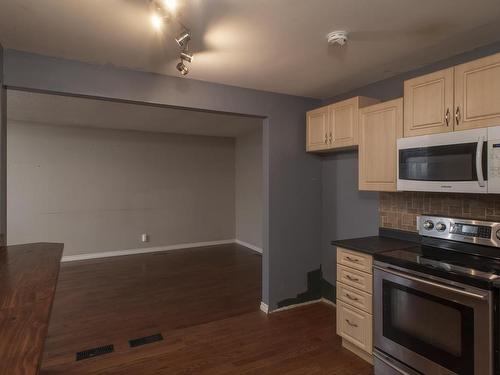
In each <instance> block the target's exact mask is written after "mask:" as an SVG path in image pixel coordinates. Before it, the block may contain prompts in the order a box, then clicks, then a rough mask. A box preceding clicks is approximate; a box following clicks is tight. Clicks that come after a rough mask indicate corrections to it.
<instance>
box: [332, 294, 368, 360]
mask: <svg viewBox="0 0 500 375" xmlns="http://www.w3.org/2000/svg"><path fill="white" fill-rule="evenodd" d="M372 327H373V316H372V315H371V314H368V313H366V312H364V311H361V310H358V309H356V308H354V307H352V306H349V305H348V304H346V303H344V302H341V301H339V300H337V333H338V334H339V335H340V336H342V338H344V339H346V340H348V341H349V342H351V343H352V344H354V345H356V346H357V347H359V348H360V349H363V350H364V351H365V352H367V353H368V354H372V352H373V328H372Z"/></svg>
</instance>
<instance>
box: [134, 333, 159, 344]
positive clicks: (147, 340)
mask: <svg viewBox="0 0 500 375" xmlns="http://www.w3.org/2000/svg"><path fill="white" fill-rule="evenodd" d="M161 340H163V336H162V335H161V333H157V334H155V335H151V336H146V337H141V338H138V339H133V340H130V341H129V342H128V343H129V345H130V347H131V348H135V347H136V346H141V345H146V344H151V343H153V342H156V341H161Z"/></svg>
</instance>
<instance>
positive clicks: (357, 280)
mask: <svg viewBox="0 0 500 375" xmlns="http://www.w3.org/2000/svg"><path fill="white" fill-rule="evenodd" d="M345 277H346V279H348V280H351V281H356V282H359V279H358V278H357V277H352V276H351V275H345Z"/></svg>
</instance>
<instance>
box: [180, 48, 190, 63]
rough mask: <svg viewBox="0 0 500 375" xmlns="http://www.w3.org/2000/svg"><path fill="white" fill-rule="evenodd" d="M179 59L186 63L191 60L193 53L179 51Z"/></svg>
mask: <svg viewBox="0 0 500 375" xmlns="http://www.w3.org/2000/svg"><path fill="white" fill-rule="evenodd" d="M181 60H183V61H187V62H188V63H190V62H193V54H192V53H191V52H189V51H187V50H186V51H182V52H181Z"/></svg>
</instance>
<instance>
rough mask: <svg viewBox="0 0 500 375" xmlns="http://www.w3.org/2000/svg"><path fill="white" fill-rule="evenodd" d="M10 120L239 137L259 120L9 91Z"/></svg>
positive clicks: (256, 124) (259, 123)
mask: <svg viewBox="0 0 500 375" xmlns="http://www.w3.org/2000/svg"><path fill="white" fill-rule="evenodd" d="M7 118H8V120H10V121H19V122H29V123H36V124H46V125H60V126H81V127H93V128H107V129H119V130H140V131H149V132H164V133H176V134H195V135H207V136H220V137H238V136H240V135H244V134H247V133H248V132H251V131H252V130H254V129H257V128H258V127H259V126H261V125H262V120H261V119H258V118H251V117H242V116H234V115H227V114H219V113H209V112H196V111H190V110H182V109H174V108H167V107H156V106H148V105H140V104H129V103H120V102H113V101H104V100H96V99H86V98H76V97H68V96H60V95H48V94H40V93H31V92H25V91H16V90H9V91H8V93H7Z"/></svg>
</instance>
